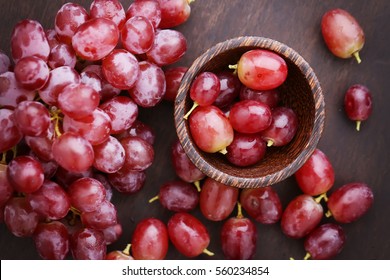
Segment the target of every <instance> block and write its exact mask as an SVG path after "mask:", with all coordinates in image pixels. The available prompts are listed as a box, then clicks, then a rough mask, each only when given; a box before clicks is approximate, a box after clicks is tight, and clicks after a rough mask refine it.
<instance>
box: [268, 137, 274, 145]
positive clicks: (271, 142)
mask: <svg viewBox="0 0 390 280" xmlns="http://www.w3.org/2000/svg"><path fill="white" fill-rule="evenodd" d="M273 144H274V141H272V140H271V139H270V140H268V141H267V147H271V146H273Z"/></svg>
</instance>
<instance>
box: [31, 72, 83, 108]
mask: <svg viewBox="0 0 390 280" xmlns="http://www.w3.org/2000/svg"><path fill="white" fill-rule="evenodd" d="M79 82H80V75H79V74H78V73H77V71H76V70H75V69H73V68H71V67H69V66H61V67H57V68H55V69H52V70H51V71H50V74H49V80H48V81H47V82H46V84H45V85H44V86H43V88H41V89H40V90H39V91H38V93H39V97H40V98H41V99H42V100H43V101H44V102H45V103H46V104H48V105H57V100H58V95H59V94H60V92H61V91H62V89H63V88H64V87H65V86H67V85H69V84H78V83H79Z"/></svg>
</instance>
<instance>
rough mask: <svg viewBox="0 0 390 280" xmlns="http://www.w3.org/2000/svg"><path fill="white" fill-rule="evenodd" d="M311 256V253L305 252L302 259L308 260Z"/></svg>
mask: <svg viewBox="0 0 390 280" xmlns="http://www.w3.org/2000/svg"><path fill="white" fill-rule="evenodd" d="M310 258H311V255H310V253H309V252H307V253H306V255H305V257H304V258H303V259H304V260H308V259H310Z"/></svg>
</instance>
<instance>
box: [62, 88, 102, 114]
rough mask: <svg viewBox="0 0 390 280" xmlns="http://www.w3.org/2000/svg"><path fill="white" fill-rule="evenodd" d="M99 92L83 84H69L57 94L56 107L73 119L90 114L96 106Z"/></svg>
mask: <svg viewBox="0 0 390 280" xmlns="http://www.w3.org/2000/svg"><path fill="white" fill-rule="evenodd" d="M99 101H100V96H99V94H98V93H97V92H96V91H95V90H94V89H93V88H91V87H89V86H87V85H84V84H81V83H80V84H69V85H67V86H65V87H64V88H63V89H62V90H61V91H60V93H59V95H58V101H57V102H58V107H59V108H60V109H61V111H62V113H63V114H65V115H67V116H69V117H71V118H73V119H75V120H78V119H82V118H84V117H88V116H91V115H92V113H93V111H94V110H95V109H96V108H97V107H98V105H99Z"/></svg>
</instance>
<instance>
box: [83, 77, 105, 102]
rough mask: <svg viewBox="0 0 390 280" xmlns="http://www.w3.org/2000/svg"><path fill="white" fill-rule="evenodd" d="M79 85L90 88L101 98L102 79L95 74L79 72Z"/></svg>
mask: <svg viewBox="0 0 390 280" xmlns="http://www.w3.org/2000/svg"><path fill="white" fill-rule="evenodd" d="M80 83H82V84H84V85H87V86H90V87H91V88H93V89H94V90H95V91H96V92H98V93H99V96H100V97H102V94H101V91H102V88H103V87H102V79H101V78H100V77H99V76H98V75H97V74H96V73H94V72H92V71H86V72H81V73H80Z"/></svg>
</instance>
